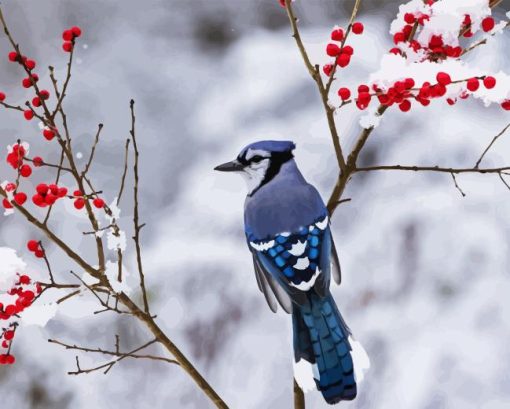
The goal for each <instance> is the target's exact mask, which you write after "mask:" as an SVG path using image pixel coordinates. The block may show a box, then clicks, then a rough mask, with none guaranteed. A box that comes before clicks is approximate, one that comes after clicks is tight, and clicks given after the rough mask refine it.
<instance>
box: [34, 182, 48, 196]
mask: <svg viewBox="0 0 510 409" xmlns="http://www.w3.org/2000/svg"><path fill="white" fill-rule="evenodd" d="M35 190H37V193H39V194H40V195H45V194H46V193H48V185H47V184H46V183H39V184H38V185H37V187H36V188H35Z"/></svg>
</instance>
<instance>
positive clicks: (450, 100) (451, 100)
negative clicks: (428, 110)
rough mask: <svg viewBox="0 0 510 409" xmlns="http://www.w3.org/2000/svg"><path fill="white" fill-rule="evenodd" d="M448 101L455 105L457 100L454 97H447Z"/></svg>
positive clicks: (449, 103)
mask: <svg viewBox="0 0 510 409" xmlns="http://www.w3.org/2000/svg"><path fill="white" fill-rule="evenodd" d="M446 102H447V103H448V105H455V103H456V102H457V100H456V99H454V98H446Z"/></svg>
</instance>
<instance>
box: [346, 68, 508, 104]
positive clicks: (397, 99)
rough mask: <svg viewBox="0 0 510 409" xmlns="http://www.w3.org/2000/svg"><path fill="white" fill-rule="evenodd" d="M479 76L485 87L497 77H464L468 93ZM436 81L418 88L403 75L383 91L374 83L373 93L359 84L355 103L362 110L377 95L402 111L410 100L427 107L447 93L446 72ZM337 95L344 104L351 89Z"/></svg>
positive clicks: (474, 88)
mask: <svg viewBox="0 0 510 409" xmlns="http://www.w3.org/2000/svg"><path fill="white" fill-rule="evenodd" d="M480 79H483V85H484V86H485V88H487V89H492V88H494V87H495V86H496V79H495V78H494V77H492V76H486V77H483V78H477V77H473V78H469V79H468V80H465V83H466V90H467V91H470V92H475V91H477V90H478V89H479V87H480ZM436 80H437V83H436V84H431V83H430V82H424V83H423V84H422V85H421V86H420V87H419V88H415V81H414V79H412V78H406V79H404V80H401V81H397V82H395V83H394V84H393V85H392V86H391V87H389V88H388V89H387V90H386V91H383V90H382V89H381V88H380V87H378V86H377V85H376V84H373V85H372V92H371V91H370V87H369V86H368V85H365V84H362V85H360V86H359V87H358V94H357V97H356V98H355V102H356V106H357V107H358V108H359V109H361V110H363V109H366V108H367V107H368V106H369V104H370V102H371V100H372V98H373V97H377V99H378V100H379V103H381V104H382V105H384V106H392V105H394V104H396V105H398V107H399V108H400V110H401V111H402V112H407V111H409V110H410V109H411V100H412V99H414V100H416V101H417V102H419V103H420V104H421V105H423V106H427V105H429V104H430V100H431V99H433V98H440V97H443V96H444V95H445V94H446V91H447V86H448V85H450V84H451V83H452V79H451V77H450V75H449V74H448V73H446V72H439V73H438V74H437V76H436ZM467 91H465V92H462V93H461V94H460V98H462V99H465V98H467V97H468V96H469V94H468V93H467ZM338 96H339V97H340V99H341V100H342V102H343V103H346V102H349V101H350V98H351V91H350V90H349V89H348V88H345V87H342V88H340V89H339V90H338ZM455 102H456V101H455V100H454V99H452V98H448V99H447V103H448V104H450V105H453V104H455ZM503 105H504V104H502V106H503ZM503 108H504V106H503ZM505 109H507V108H505Z"/></svg>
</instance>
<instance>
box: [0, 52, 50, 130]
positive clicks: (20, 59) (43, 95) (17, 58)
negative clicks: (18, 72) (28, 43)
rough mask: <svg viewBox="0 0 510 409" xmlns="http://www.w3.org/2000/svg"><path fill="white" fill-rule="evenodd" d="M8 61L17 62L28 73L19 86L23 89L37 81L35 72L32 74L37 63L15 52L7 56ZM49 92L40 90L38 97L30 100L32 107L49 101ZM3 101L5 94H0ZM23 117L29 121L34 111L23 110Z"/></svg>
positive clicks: (37, 76) (0, 99) (37, 77)
mask: <svg viewBox="0 0 510 409" xmlns="http://www.w3.org/2000/svg"><path fill="white" fill-rule="evenodd" d="M8 58H9V61H11V62H17V63H18V64H20V65H22V66H23V67H24V68H25V69H26V71H28V77H26V78H23V80H22V81H21V85H22V86H23V88H30V87H32V86H34V85H35V84H36V83H37V82H38V81H39V75H37V74H36V73H35V72H32V71H33V70H34V69H35V67H36V65H37V63H36V61H35V60H32V59H30V58H28V57H26V56H24V55H21V54H19V53H18V52H17V51H11V52H10V53H9V54H8ZM49 97H50V92H49V91H48V90H45V89H43V90H40V92H39V95H38V96H35V97H34V98H33V99H32V105H33V106H34V107H40V106H41V105H42V101H45V100H47V99H49ZM4 100H5V94H4V93H3V92H0V101H1V102H3V101H4ZM23 116H24V117H25V119H26V120H27V121H30V120H31V119H32V118H33V117H34V116H35V114H34V111H33V110H32V109H25V110H24V111H23Z"/></svg>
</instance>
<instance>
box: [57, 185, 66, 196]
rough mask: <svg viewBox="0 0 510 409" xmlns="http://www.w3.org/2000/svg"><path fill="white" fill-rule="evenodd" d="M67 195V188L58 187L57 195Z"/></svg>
mask: <svg viewBox="0 0 510 409" xmlns="http://www.w3.org/2000/svg"><path fill="white" fill-rule="evenodd" d="M66 195H67V188H65V187H61V188H59V189H58V194H57V196H58V197H65V196H66Z"/></svg>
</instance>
